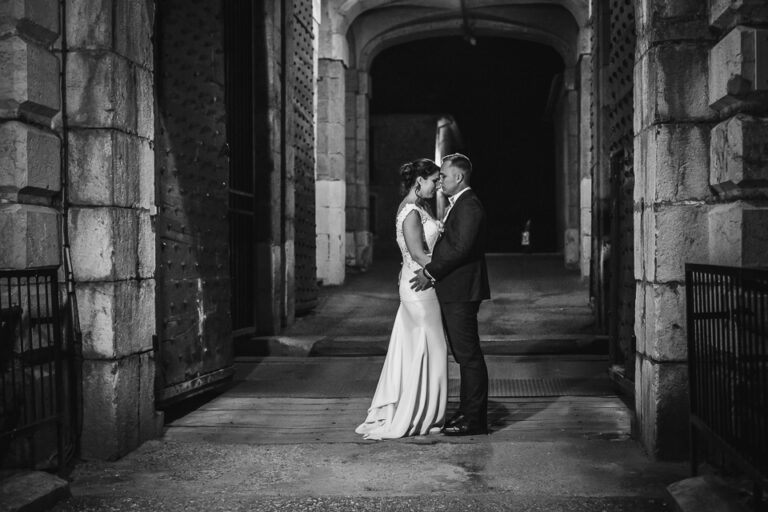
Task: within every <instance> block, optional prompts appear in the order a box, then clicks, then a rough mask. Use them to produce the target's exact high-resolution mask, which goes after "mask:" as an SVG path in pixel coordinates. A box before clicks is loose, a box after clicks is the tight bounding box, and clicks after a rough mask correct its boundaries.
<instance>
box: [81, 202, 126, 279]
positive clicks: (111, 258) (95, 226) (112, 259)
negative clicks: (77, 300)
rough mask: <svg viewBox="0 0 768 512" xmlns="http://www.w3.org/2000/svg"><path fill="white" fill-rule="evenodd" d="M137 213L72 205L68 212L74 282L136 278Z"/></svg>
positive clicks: (110, 208) (122, 209)
mask: <svg viewBox="0 0 768 512" xmlns="http://www.w3.org/2000/svg"><path fill="white" fill-rule="evenodd" d="M138 225H139V212H138V211H135V210H129V209H125V208H112V207H94V208H82V207H74V208H72V209H71V210H70V213H69V229H70V233H71V245H72V263H73V266H74V272H75V280H77V281H111V280H116V279H130V278H133V277H136V275H137V268H138V266H137V265H138V263H137V259H138Z"/></svg>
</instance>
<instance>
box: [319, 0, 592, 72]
mask: <svg viewBox="0 0 768 512" xmlns="http://www.w3.org/2000/svg"><path fill="white" fill-rule="evenodd" d="M461 3H462V2H461V0H324V5H323V20H322V29H321V56H322V57H325V58H335V59H339V60H344V61H345V62H346V63H347V64H348V65H349V66H351V67H356V68H358V69H368V68H369V67H370V64H371V61H372V60H373V58H374V57H375V56H376V55H377V54H378V53H379V52H381V51H382V50H384V49H386V48H388V47H390V46H394V45H397V44H401V43H404V42H408V41H413V40H418V39H424V38H429V37H438V36H447V35H464V34H466V28H465V23H464V16H465V14H466V18H467V21H468V25H469V28H470V31H471V32H472V34H473V35H474V36H496V37H510V38H516V39H523V40H527V41H533V42H538V43H542V44H546V45H548V46H551V47H552V48H554V49H555V50H556V51H557V52H558V53H560V55H561V56H562V57H563V61H564V62H565V64H566V66H572V65H573V64H574V63H575V62H576V60H577V59H578V54H579V53H581V52H584V51H585V48H586V41H587V40H588V35H587V34H586V32H587V29H586V28H585V26H586V24H587V20H588V5H587V0H538V1H536V0H465V1H464V4H465V7H466V11H464V12H463V11H462V7H461Z"/></svg>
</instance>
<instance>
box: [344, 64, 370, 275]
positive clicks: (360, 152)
mask: <svg viewBox="0 0 768 512" xmlns="http://www.w3.org/2000/svg"><path fill="white" fill-rule="evenodd" d="M368 78H369V77H368V73H366V72H364V71H358V70H356V69H350V70H347V76H346V89H347V93H346V100H347V101H346V152H347V154H346V166H347V172H346V175H347V180H346V182H347V204H346V212H347V215H346V223H347V225H346V230H347V232H346V264H347V266H348V267H352V268H358V269H365V268H367V267H368V266H370V264H371V261H372V258H373V247H372V242H373V238H372V236H371V231H370V228H369V226H368V211H369V206H370V205H369V198H368V196H369V193H368V192H369V189H368V175H369V169H368V161H369V160H368V150H369V149H368V123H369V117H368V89H369V85H368Z"/></svg>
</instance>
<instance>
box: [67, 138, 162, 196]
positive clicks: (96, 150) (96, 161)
mask: <svg viewBox="0 0 768 512" xmlns="http://www.w3.org/2000/svg"><path fill="white" fill-rule="evenodd" d="M69 142H70V152H69V169H70V199H71V201H72V202H73V203H74V204H80V205H100V206H125V207H143V208H149V205H150V204H151V201H152V198H153V196H154V190H150V189H149V187H147V186H146V185H145V182H146V181H147V180H146V179H142V178H143V177H144V176H145V175H146V174H149V173H152V171H153V170H154V162H153V161H152V151H151V149H150V148H149V144H148V143H147V142H146V141H144V140H142V139H139V138H138V137H135V136H132V135H128V134H126V133H123V132H119V131H116V130H102V129H97V130H73V131H71V132H70V134H69ZM147 153H148V154H149V158H147V156H145V154H147ZM147 160H149V161H147ZM147 167H149V168H147Z"/></svg>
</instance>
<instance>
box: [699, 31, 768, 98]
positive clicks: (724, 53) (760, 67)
mask: <svg viewBox="0 0 768 512" xmlns="http://www.w3.org/2000/svg"><path fill="white" fill-rule="evenodd" d="M767 91H768V29H757V28H751V27H744V26H738V27H735V28H734V29H733V30H731V32H729V33H728V34H727V35H726V36H725V37H723V38H722V39H721V40H720V41H719V42H718V43H717V44H716V45H715V46H714V47H713V48H712V49H711V50H710V55H709V103H710V105H712V107H713V108H716V109H722V108H724V107H729V106H733V105H738V104H739V103H740V102H742V101H744V100H746V99H748V98H749V97H750V95H752V94H753V93H756V92H767Z"/></svg>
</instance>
